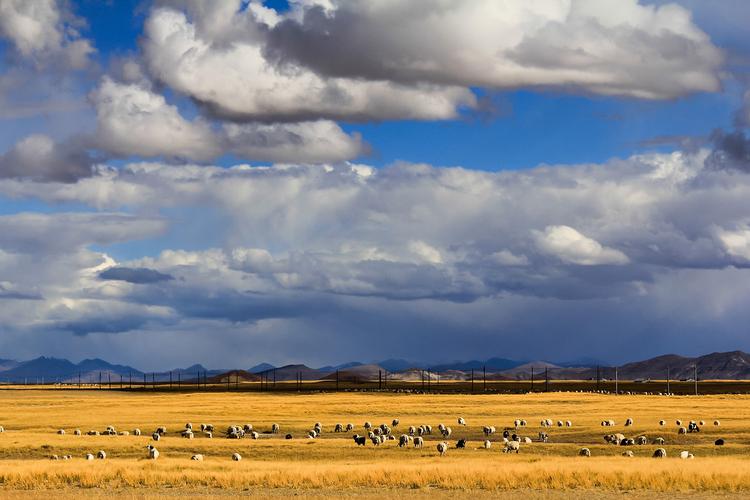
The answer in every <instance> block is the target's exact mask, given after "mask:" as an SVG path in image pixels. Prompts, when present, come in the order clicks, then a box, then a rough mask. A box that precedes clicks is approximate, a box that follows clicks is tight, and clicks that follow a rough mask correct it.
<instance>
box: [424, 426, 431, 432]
mask: <svg viewBox="0 0 750 500" xmlns="http://www.w3.org/2000/svg"><path fill="white" fill-rule="evenodd" d="M424 432H425V433H426V434H432V426H431V425H425V426H424Z"/></svg>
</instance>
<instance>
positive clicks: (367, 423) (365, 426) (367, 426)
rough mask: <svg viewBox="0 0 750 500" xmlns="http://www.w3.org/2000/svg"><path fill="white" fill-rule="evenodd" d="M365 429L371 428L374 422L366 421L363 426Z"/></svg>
mask: <svg viewBox="0 0 750 500" xmlns="http://www.w3.org/2000/svg"><path fill="white" fill-rule="evenodd" d="M363 427H364V428H365V430H368V431H369V430H370V429H371V428H372V424H371V423H370V422H365V425H364V426H363Z"/></svg>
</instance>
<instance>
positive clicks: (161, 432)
mask: <svg viewBox="0 0 750 500" xmlns="http://www.w3.org/2000/svg"><path fill="white" fill-rule="evenodd" d="M156 432H157V433H159V434H161V435H162V436H163V435H164V434H166V433H167V428H166V427H164V426H162V427H157V428H156Z"/></svg>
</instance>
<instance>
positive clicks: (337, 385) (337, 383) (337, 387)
mask: <svg viewBox="0 0 750 500" xmlns="http://www.w3.org/2000/svg"><path fill="white" fill-rule="evenodd" d="M275 382H276V381H275V380H274V383H275ZM338 390H339V371H338V370H336V391H337V392H338Z"/></svg>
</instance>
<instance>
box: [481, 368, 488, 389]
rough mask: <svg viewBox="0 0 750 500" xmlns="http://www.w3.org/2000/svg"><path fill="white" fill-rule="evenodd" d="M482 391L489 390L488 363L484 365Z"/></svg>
mask: <svg viewBox="0 0 750 500" xmlns="http://www.w3.org/2000/svg"><path fill="white" fill-rule="evenodd" d="M482 391H484V392H487V365H483V366H482Z"/></svg>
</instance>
